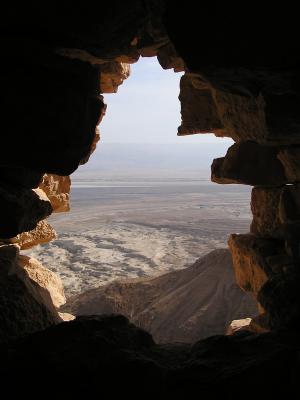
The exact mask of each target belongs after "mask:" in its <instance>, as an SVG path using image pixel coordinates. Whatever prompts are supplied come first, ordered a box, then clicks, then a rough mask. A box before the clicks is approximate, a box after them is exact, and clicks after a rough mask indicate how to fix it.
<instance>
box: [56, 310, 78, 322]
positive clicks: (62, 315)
mask: <svg viewBox="0 0 300 400" xmlns="http://www.w3.org/2000/svg"><path fill="white" fill-rule="evenodd" d="M58 314H59V316H60V318H61V319H62V320H63V321H73V319H75V318H76V317H75V315H72V314H70V313H63V312H59V313H58Z"/></svg>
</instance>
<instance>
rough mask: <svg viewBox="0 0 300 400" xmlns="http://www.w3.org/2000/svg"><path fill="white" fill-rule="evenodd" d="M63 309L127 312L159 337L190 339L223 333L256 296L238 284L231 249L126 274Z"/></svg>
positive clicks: (251, 309) (249, 311)
mask: <svg viewBox="0 0 300 400" xmlns="http://www.w3.org/2000/svg"><path fill="white" fill-rule="evenodd" d="M63 309H64V310H66V311H68V312H71V313H72V314H75V315H91V314H97V315H101V314H110V313H120V314H123V315H125V316H127V317H128V318H129V319H130V320H131V321H132V322H133V323H135V324H136V325H138V326H140V327H142V328H143V329H146V330H147V331H148V332H150V333H151V334H152V335H153V337H154V339H155V340H156V341H157V342H159V343H169V342H185V343H192V342H194V341H196V340H199V339H201V338H205V337H208V336H210V335H216V334H224V333H225V330H226V328H227V326H228V325H229V323H230V322H231V321H232V319H234V318H242V317H245V316H250V317H253V316H255V315H256V314H257V312H258V309H257V304H256V302H255V300H254V299H253V297H252V296H251V295H250V294H246V293H243V292H242V291H241V290H240V288H238V287H237V285H236V284H235V281H234V273H233V270H232V262H231V255H230V253H229V250H227V249H218V250H214V251H213V252H211V253H209V254H208V255H206V256H204V257H203V258H201V259H199V260H197V261H196V262H195V264H193V265H192V266H190V267H189V268H184V269H182V270H179V271H174V272H171V273H167V274H164V275H162V276H158V277H156V278H144V279H137V280H128V279H127V280H124V281H120V282H113V283H111V284H108V285H105V286H101V287H99V288H95V289H92V290H89V291H87V292H85V293H81V294H79V295H77V296H73V297H72V298H71V299H69V301H68V303H67V304H66V306H65V307H64V308H63Z"/></svg>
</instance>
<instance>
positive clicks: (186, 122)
mask: <svg viewBox="0 0 300 400" xmlns="http://www.w3.org/2000/svg"><path fill="white" fill-rule="evenodd" d="M179 100H180V103H181V126H180V127H179V128H178V135H190V134H194V133H208V132H214V133H215V134H218V132H219V131H221V130H222V128H223V125H222V123H221V121H220V119H219V117H218V114H217V110H216V107H215V103H214V100H213V98H212V96H211V91H210V90H209V89H197V88H195V86H194V85H193V81H192V77H191V76H189V75H187V74H185V75H183V76H182V77H181V80H180V94H179Z"/></svg>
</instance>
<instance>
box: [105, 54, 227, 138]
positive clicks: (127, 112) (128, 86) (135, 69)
mask: <svg viewBox="0 0 300 400" xmlns="http://www.w3.org/2000/svg"><path fill="white" fill-rule="evenodd" d="M181 75H182V73H174V72H173V70H163V69H162V68H161V66H160V65H159V63H158V61H157V59H156V57H152V58H140V60H139V61H138V62H137V63H135V64H133V65H132V66H131V75H130V77H129V78H128V79H127V80H125V81H124V83H123V85H121V86H119V90H118V93H116V94H105V95H104V101H105V102H106V104H107V112H106V116H105V117H104V119H103V121H102V122H101V124H100V133H101V141H102V142H103V143H203V142H210V143H213V142H216V141H217V142H219V143H220V141H223V142H227V143H228V145H230V144H231V143H232V141H231V140H230V139H220V138H216V137H215V136H214V135H189V136H184V137H178V136H177V127H178V126H179V125H180V103H179V100H178V95H179V81H180V77H181Z"/></svg>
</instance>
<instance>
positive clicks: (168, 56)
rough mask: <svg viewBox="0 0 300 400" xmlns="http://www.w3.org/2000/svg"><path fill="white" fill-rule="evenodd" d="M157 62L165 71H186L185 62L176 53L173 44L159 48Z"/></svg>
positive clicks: (169, 43)
mask: <svg viewBox="0 0 300 400" xmlns="http://www.w3.org/2000/svg"><path fill="white" fill-rule="evenodd" d="M157 60H158V62H159V63H160V65H161V66H162V68H163V69H170V68H173V69H174V72H182V71H184V62H183V60H182V58H180V57H179V56H178V54H177V53H176V49H175V47H174V45H173V44H172V43H171V42H168V43H167V44H165V45H164V46H161V47H159V49H158V50H157Z"/></svg>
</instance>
